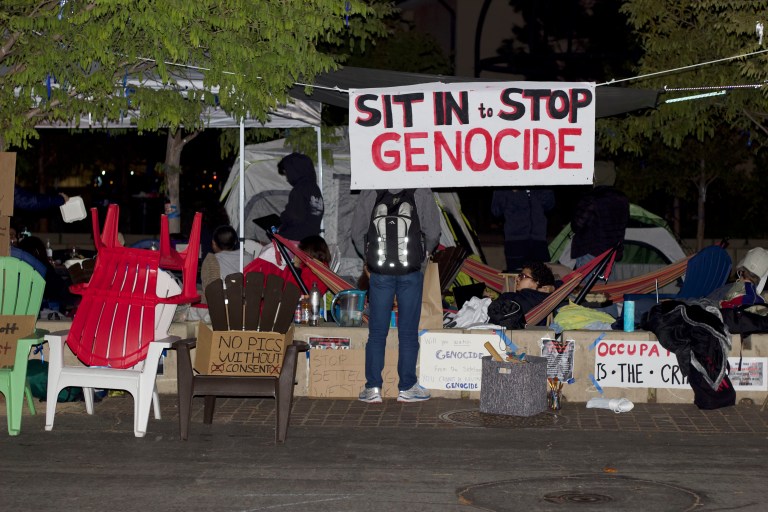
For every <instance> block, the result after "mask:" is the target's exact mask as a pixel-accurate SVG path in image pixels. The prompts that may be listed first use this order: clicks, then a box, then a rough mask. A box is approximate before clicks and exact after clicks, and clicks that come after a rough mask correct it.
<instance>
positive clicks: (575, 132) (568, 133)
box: [557, 128, 581, 169]
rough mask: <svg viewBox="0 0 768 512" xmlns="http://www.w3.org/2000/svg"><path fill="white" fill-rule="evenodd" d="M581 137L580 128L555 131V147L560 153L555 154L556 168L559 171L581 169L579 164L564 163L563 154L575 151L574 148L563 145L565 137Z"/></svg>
mask: <svg viewBox="0 0 768 512" xmlns="http://www.w3.org/2000/svg"><path fill="white" fill-rule="evenodd" d="M571 135H573V136H581V128H563V129H561V130H558V131H557V145H558V146H559V147H560V151H558V153H557V166H558V167H560V168H561V169H581V164H580V163H578V162H576V163H568V162H566V161H565V154H566V153H571V152H573V151H575V150H576V146H569V145H567V144H566V143H565V138H566V137H567V136H571Z"/></svg>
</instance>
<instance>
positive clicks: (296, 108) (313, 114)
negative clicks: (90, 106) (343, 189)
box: [36, 69, 323, 269]
mask: <svg viewBox="0 0 768 512" xmlns="http://www.w3.org/2000/svg"><path fill="white" fill-rule="evenodd" d="M204 78H205V77H204V74H203V72H202V71H198V70H194V69H181V70H180V71H179V72H178V73H177V74H176V75H175V76H174V80H175V82H176V83H175V84H174V85H169V84H164V83H163V82H162V81H161V80H159V78H158V76H157V75H148V76H142V77H133V78H129V79H127V80H126V82H125V86H124V87H125V91H126V93H127V94H130V92H129V91H130V88H131V87H135V86H139V85H141V86H143V87H152V88H153V89H157V90H161V89H169V88H173V89H175V90H178V91H179V94H182V95H183V96H185V97H186V96H187V91H191V90H198V91H200V90H204V87H203V80H204ZM212 92H213V93H214V94H215V93H216V92H217V91H216V90H214V91H212ZM320 111H321V104H320V103H319V102H317V101H313V100H305V99H296V100H293V102H292V103H290V104H287V105H279V106H278V107H277V108H275V109H274V110H272V111H271V112H270V113H269V118H268V121H267V122H266V123H262V122H261V121H259V120H258V119H254V118H246V119H241V120H238V119H235V118H233V117H232V116H230V115H229V114H228V113H227V112H225V111H224V110H223V109H222V108H220V107H209V108H206V109H205V110H204V111H203V112H202V114H201V119H202V120H203V122H204V124H205V126H206V127H207V128H239V129H240V151H239V154H240V155H243V154H244V153H245V129H246V128H306V127H311V128H314V129H315V132H316V134H317V147H318V158H317V160H318V162H319V164H318V168H317V171H318V174H319V180H320V182H321V183H322V176H323V167H322V159H321V158H320ZM140 115H141V112H140V111H139V110H131V111H126V113H125V115H124V116H122V117H121V118H120V119H119V120H116V121H114V120H113V121H110V120H106V119H102V120H98V119H94V118H93V117H92V116H91V114H88V113H85V114H83V115H81V116H80V118H79V119H74V120H72V122H70V123H64V122H57V123H41V124H38V125H36V128H39V129H52V128H53V129H55V128H68V129H84V130H88V129H99V128H104V129H117V128H124V129H130V128H136V118H137V117H138V116H140ZM238 160H239V162H240V176H242V175H243V174H244V167H243V166H244V160H243V159H242V158H238ZM238 184H239V186H238V189H239V190H238V196H239V198H240V203H239V204H244V194H245V188H244V186H243V180H239V181H238ZM242 216H243V212H242V211H240V215H239V221H238V222H235V221H234V220H233V225H235V228H236V229H238V228H237V226H239V227H240V229H239V231H238V232H239V236H240V238H241V239H243V238H244V237H245V232H244V231H243V229H242V226H243V224H244V221H243V218H242ZM242 267H243V244H240V268H241V269H242Z"/></svg>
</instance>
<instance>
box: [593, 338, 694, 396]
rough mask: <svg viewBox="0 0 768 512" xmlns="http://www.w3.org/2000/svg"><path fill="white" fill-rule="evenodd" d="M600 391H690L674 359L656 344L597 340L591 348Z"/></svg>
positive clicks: (652, 342)
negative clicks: (606, 388)
mask: <svg viewBox="0 0 768 512" xmlns="http://www.w3.org/2000/svg"><path fill="white" fill-rule="evenodd" d="M595 380H596V381H597V382H598V384H600V386H601V387H604V388H605V387H619V388H678V389H690V385H689V384H688V379H687V378H686V377H684V376H683V372H682V370H681V369H680V366H679V365H678V364H677V357H676V356H675V354H673V353H672V352H670V351H669V350H667V349H665V348H664V347H662V346H661V343H659V342H658V341H623V340H601V341H600V342H599V343H598V344H597V346H596V347H595Z"/></svg>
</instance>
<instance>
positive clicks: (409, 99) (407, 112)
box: [392, 92, 424, 128]
mask: <svg viewBox="0 0 768 512" xmlns="http://www.w3.org/2000/svg"><path fill="white" fill-rule="evenodd" d="M392 101H393V102H394V103H398V104H400V105H402V106H403V126H404V127H406V128H410V127H412V126H413V104H414V103H421V102H422V101H424V93H421V92H412V93H408V94H398V95H396V96H393V97H392Z"/></svg>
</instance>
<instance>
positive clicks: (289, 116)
mask: <svg viewBox="0 0 768 512" xmlns="http://www.w3.org/2000/svg"><path fill="white" fill-rule="evenodd" d="M172 77H173V80H174V81H175V83H174V84H168V83H163V82H162V80H160V78H159V75H157V74H149V75H144V76H133V77H128V79H127V80H126V83H125V86H124V87H125V90H126V91H128V90H130V88H131V87H136V86H139V85H141V86H142V87H151V88H153V89H155V90H169V89H172V90H174V91H177V92H178V93H179V94H181V95H183V96H185V97H186V91H191V90H197V91H200V90H204V89H205V86H204V79H205V75H204V73H203V72H202V71H199V70H195V69H189V68H177V69H176V71H175V73H173V75H172ZM320 108H321V105H320V103H319V101H318V100H317V99H314V98H306V99H302V98H299V99H296V100H294V101H293V102H292V103H290V104H287V105H278V106H277V107H276V108H275V109H273V110H272V111H271V112H270V113H269V120H268V121H267V122H266V123H262V122H261V121H259V120H258V119H253V118H246V119H243V124H244V127H245V128H298V127H318V126H320ZM137 115H140V112H138V111H126V113H125V116H123V117H122V118H121V119H119V120H117V121H107V120H100V119H93V118H91V117H90V116H89V115H88V113H84V114H83V115H82V116H80V119H78V120H73V121H72V122H70V123H48V122H46V123H41V124H39V125H37V126H36V128H80V129H90V128H131V127H135V122H134V121H135V119H134V117H135V116H137ZM201 118H202V120H203V121H204V123H205V125H206V127H208V128H238V127H240V120H239V119H235V118H233V117H231V116H230V115H229V114H228V113H226V112H225V111H224V110H223V109H221V108H219V107H212V108H207V109H205V110H204V111H203V113H202V115H201Z"/></svg>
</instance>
